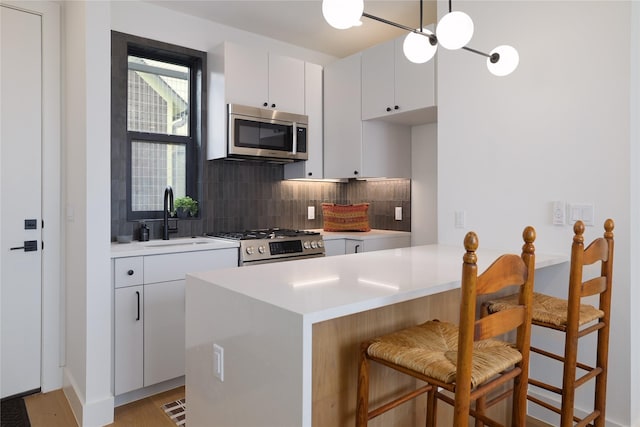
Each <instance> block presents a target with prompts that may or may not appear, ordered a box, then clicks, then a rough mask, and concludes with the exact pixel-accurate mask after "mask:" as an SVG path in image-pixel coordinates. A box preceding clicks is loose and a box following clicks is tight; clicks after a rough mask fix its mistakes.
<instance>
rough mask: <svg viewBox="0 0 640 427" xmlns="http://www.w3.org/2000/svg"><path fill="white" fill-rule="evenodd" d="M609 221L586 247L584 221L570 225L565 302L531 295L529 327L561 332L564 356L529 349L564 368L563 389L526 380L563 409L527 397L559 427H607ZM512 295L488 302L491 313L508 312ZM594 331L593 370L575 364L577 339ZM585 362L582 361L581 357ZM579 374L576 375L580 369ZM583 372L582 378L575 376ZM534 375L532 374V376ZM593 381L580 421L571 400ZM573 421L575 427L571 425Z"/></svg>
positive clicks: (610, 266) (609, 296) (611, 267)
mask: <svg viewBox="0 0 640 427" xmlns="http://www.w3.org/2000/svg"><path fill="white" fill-rule="evenodd" d="M613 228H614V223H613V220H611V219H607V220H606V221H605V223H604V230H605V231H604V236H603V237H599V238H596V239H595V240H593V241H592V242H591V243H590V244H589V245H588V246H587V248H586V249H585V244H584V231H585V226H584V223H583V222H582V221H577V222H576V223H575V224H574V226H573V231H574V233H575V235H574V237H573V245H572V247H571V266H570V273H569V289H568V297H567V299H561V298H556V297H552V296H548V295H544V294H540V293H534V297H533V301H534V302H533V320H532V322H533V324H534V325H536V326H541V327H543V328H547V329H552V330H556V331H560V332H562V333H564V334H565V340H564V341H565V344H564V354H557V353H553V352H550V351H547V350H543V349H540V348H536V347H531V351H532V352H534V353H537V354H540V355H542V356H544V357H548V358H551V359H553V360H556V361H559V362H561V363H562V364H563V380H562V388H560V387H558V386H557V385H554V384H549V383H545V382H544V381H541V380H537V379H534V378H529V384H530V385H532V386H536V387H539V388H542V389H544V390H547V391H550V392H553V393H556V394H558V395H560V396H561V405H560V407H557V406H555V405H552V404H550V403H548V402H545V401H543V400H541V399H539V398H537V397H535V396H532V395H531V394H530V395H529V396H528V399H529V400H530V401H531V402H534V403H536V404H537V405H540V406H542V407H544V408H547V409H548V410H550V411H553V412H555V413H557V414H559V415H560V424H559V426H560V427H569V426H574V425H576V426H586V425H593V426H595V427H604V426H605V408H606V392H607V365H608V354H609V323H610V311H611V310H610V308H611V287H612V275H613ZM591 265H595V267H596V268H597V267H600V268H599V273H596V274H595V277H589V278H586V277H585V274H584V270H585V266H591ZM589 296H598V298H599V302H598V306H597V307H594V306H592V305H589V304H584V303H582V298H586V297H589ZM514 301H515V299H514V298H513V297H511V298H509V297H507V298H503V299H499V300H496V301H492V302H490V303H488V305H487V306H488V310H489V311H490V312H499V311H500V310H505V309H509V308H510V307H511V306H512V304H513V303H514ZM594 332H597V348H596V349H595V350H596V352H595V354H596V357H595V366H589V365H586V364H584V363H581V362H579V361H578V340H579V339H580V338H582V337H584V336H586V335H589V334H592V333H594ZM580 359H581V360H584V357H581V358H580ZM578 369H579V370H580V372H579V371H578ZM581 372H584V374H582V375H581V376H580V377H576V375H577V374H578V373H581ZM532 376H535V375H532ZM593 379H595V397H594V405H593V410H592V411H591V412H590V413H589V414H587V415H585V416H583V417H582V418H579V417H577V416H576V415H575V413H574V412H575V410H574V402H575V393H576V389H577V388H578V387H580V386H582V385H584V384H586V383H589V382H591V380H593ZM574 422H575V423H576V424H574Z"/></svg>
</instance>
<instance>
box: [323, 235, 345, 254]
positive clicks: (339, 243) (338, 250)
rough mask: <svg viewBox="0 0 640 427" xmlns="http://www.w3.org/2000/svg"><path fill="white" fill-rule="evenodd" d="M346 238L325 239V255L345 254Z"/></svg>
mask: <svg viewBox="0 0 640 427" xmlns="http://www.w3.org/2000/svg"><path fill="white" fill-rule="evenodd" d="M344 242H345V239H333V240H325V241H324V254H325V256H334V255H344V254H345V253H346V249H345V243H344Z"/></svg>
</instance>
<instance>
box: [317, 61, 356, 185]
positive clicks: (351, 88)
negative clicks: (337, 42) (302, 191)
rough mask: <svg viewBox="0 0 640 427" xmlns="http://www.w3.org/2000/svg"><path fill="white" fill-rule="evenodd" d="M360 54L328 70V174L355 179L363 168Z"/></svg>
mask: <svg viewBox="0 0 640 427" xmlns="http://www.w3.org/2000/svg"><path fill="white" fill-rule="evenodd" d="M360 80H361V77H360V54H359V53H357V54H355V55H352V56H349V57H347V58H344V59H341V60H338V61H335V62H333V63H331V64H329V65H328V66H326V67H325V70H324V177H325V178H353V177H358V176H360V172H361V169H362V120H361V118H360V116H361V108H360V96H361V89H360Z"/></svg>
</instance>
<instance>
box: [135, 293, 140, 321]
mask: <svg viewBox="0 0 640 427" xmlns="http://www.w3.org/2000/svg"><path fill="white" fill-rule="evenodd" d="M136 297H137V299H138V317H136V322H137V321H138V320H140V292H139V291H136Z"/></svg>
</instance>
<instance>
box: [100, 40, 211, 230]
mask: <svg viewBox="0 0 640 427" xmlns="http://www.w3.org/2000/svg"><path fill="white" fill-rule="evenodd" d="M129 55H134V56H140V57H144V58H149V59H154V60H158V61H164V62H171V63H175V64H179V65H184V66H187V67H189V70H190V71H189V90H190V93H189V96H190V99H189V135H188V136H181V135H169V134H158V133H149V132H138V131H129V130H128V127H127V117H128V111H127V109H128V98H127V96H128V93H127V91H128V72H129V65H128V57H129ZM206 58H207V55H206V52H201V51H197V50H193V49H189V48H185V47H181V46H176V45H172V44H168V43H164V42H159V41H156V40H151V39H146V38H142V37H137V36H132V35H129V34H125V33H119V32H117V31H112V32H111V120H112V122H111V138H112V141H111V144H112V150H113V149H116V150H118V151H120V154H121V157H122V158H126V161H125V162H124V168H126V171H121V172H125V175H126V218H127V221H140V220H148V219H161V218H162V217H163V212H162V209H160V210H154V211H134V210H133V209H132V198H131V195H132V176H131V175H132V174H131V164H132V153H131V151H132V143H133V141H140V142H153V143H159V144H175V143H178V144H183V145H185V148H186V149H185V162H186V165H185V168H186V171H185V174H186V176H185V186H186V188H185V195H188V196H191V197H192V198H193V199H195V200H198V201H199V202H200V203H199V208H200V209H198V214H197V216H196V217H195V218H194V219H198V218H202V215H203V209H202V208H203V205H204V203H202V202H201V201H202V194H203V193H202V171H203V169H204V163H203V162H204V155H203V153H204V135H205V130H206V99H207V96H206V79H205V78H204V76H206ZM112 199H113V196H112Z"/></svg>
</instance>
